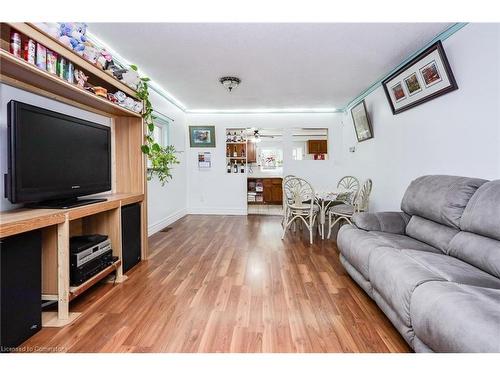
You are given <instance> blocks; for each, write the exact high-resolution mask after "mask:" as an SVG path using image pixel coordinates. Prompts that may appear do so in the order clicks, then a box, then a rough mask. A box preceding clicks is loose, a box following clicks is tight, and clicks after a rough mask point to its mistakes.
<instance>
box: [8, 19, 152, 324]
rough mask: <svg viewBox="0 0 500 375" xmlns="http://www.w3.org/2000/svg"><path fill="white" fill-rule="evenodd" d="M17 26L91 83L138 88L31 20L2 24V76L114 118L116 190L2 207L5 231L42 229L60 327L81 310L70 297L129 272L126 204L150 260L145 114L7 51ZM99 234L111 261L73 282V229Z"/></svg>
mask: <svg viewBox="0 0 500 375" xmlns="http://www.w3.org/2000/svg"><path fill="white" fill-rule="evenodd" d="M11 29H15V30H16V31H18V32H20V33H21V34H23V35H25V36H28V37H30V38H31V39H33V40H35V41H36V42H39V43H41V44H43V45H44V46H45V47H47V48H49V49H51V50H52V51H54V52H56V53H57V54H59V55H61V56H63V57H65V58H66V59H68V60H69V61H71V62H73V63H74V64H75V65H76V66H78V67H80V68H82V69H84V70H85V71H86V74H88V75H89V82H95V83H98V84H99V85H101V86H103V87H106V88H107V89H108V91H113V90H114V91H118V90H121V91H123V92H125V93H126V94H127V95H129V96H131V97H134V98H135V97H136V92H135V91H134V90H132V89H131V88H129V87H128V86H126V85H125V84H123V83H122V82H120V81H118V80H117V79H115V78H114V77H113V76H111V75H110V74H108V73H107V72H105V71H103V70H101V69H100V68H99V67H97V66H95V65H93V64H91V63H90V62H88V61H86V60H84V59H83V58H82V57H80V56H79V55H78V54H76V53H74V52H73V51H72V50H70V49H69V48H67V47H66V46H64V45H63V44H61V43H59V42H58V41H57V40H55V39H53V38H51V37H50V36H49V35H47V34H45V33H44V32H42V31H40V30H39V29H37V28H36V27H35V26H33V25H31V24H27V23H2V24H1V39H0V42H1V44H0V82H2V83H4V84H6V85H9V86H13V87H16V88H20V89H22V90H25V91H29V92H32V93H34V94H37V95H41V96H44V97H48V98H51V99H53V100H57V101H60V102H63V103H66V104H69V105H72V106H75V107H78V108H81V109H84V110H87V111H90V112H93V113H97V114H100V115H104V116H106V117H109V118H111V120H112V121H111V137H112V191H111V192H110V193H107V194H101V195H99V196H98V197H99V198H101V197H102V198H106V199H107V200H106V201H105V202H100V203H94V204H90V205H87V206H82V207H75V208H71V209H61V210H59V209H28V208H20V209H15V210H11V211H4V212H1V213H0V238H4V237H9V236H12V235H15V234H19V233H23V232H28V231H31V230H38V229H39V230H41V231H42V298H43V299H44V300H57V301H58V309H57V313H50V312H44V313H43V317H42V324H43V326H50V327H60V326H63V325H66V324H68V323H70V322H72V321H73V320H74V319H75V318H76V317H77V316H78V315H79V313H70V312H69V302H70V301H71V300H72V299H74V298H76V297H78V296H79V295H80V294H82V293H84V292H85V291H86V290H88V289H89V288H90V287H91V286H93V285H94V284H96V283H97V282H99V281H100V280H102V279H104V278H105V277H107V276H108V275H110V274H112V273H115V274H116V278H115V280H116V282H122V281H123V280H124V279H125V278H126V277H125V276H124V275H123V272H122V243H121V207H123V206H125V205H128V204H132V203H139V204H140V206H141V245H142V246H141V256H142V259H147V255H148V252H147V200H146V159H145V157H144V155H143V154H142V152H141V148H140V146H141V145H142V143H143V140H144V131H145V129H144V124H143V121H142V117H141V114H138V113H135V112H133V111H131V110H128V109H126V108H124V107H121V106H119V105H117V104H115V103H112V102H111V101H108V100H106V99H104V98H101V97H99V96H97V95H94V94H93V93H91V92H88V91H86V90H83V89H82V88H80V87H78V86H77V85H75V84H71V83H68V82H66V81H65V80H63V79H61V78H59V77H58V76H56V75H53V74H50V73H48V72H46V71H43V70H41V69H39V68H37V67H36V66H34V65H31V64H29V63H27V62H26V61H25V60H23V59H21V58H18V57H16V56H14V55H12V54H11V53H10V52H9V38H10V31H11ZM93 233H100V234H106V235H108V236H109V238H110V240H111V244H112V248H113V255H115V256H117V257H118V261H116V262H115V263H114V264H113V265H111V266H109V267H108V268H106V269H104V270H102V271H101V272H100V273H98V274H97V275H95V276H93V277H92V278H91V279H89V280H87V281H86V282H84V283H83V284H81V285H79V286H75V287H72V286H70V279H69V238H70V237H71V236H73V235H81V234H93Z"/></svg>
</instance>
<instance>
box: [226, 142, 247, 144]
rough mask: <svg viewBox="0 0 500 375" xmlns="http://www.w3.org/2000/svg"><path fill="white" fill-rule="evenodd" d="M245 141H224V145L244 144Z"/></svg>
mask: <svg viewBox="0 0 500 375" xmlns="http://www.w3.org/2000/svg"><path fill="white" fill-rule="evenodd" d="M246 144H247V143H246V142H226V145H246Z"/></svg>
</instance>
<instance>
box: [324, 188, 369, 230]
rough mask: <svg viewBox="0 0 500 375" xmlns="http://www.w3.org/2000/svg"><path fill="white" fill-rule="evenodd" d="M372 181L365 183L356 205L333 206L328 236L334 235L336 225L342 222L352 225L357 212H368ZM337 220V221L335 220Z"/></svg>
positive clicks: (357, 197) (329, 215)
mask: <svg viewBox="0 0 500 375" xmlns="http://www.w3.org/2000/svg"><path fill="white" fill-rule="evenodd" d="M372 185H373V184H372V180H370V179H368V180H366V181H365V183H364V184H363V186H362V187H361V190H360V191H359V193H358V194H357V196H356V199H355V202H354V204H347V203H343V204H339V205H337V206H333V207H332V208H330V210H329V211H328V236H327V238H330V235H331V233H332V228H333V227H334V226H335V224H337V223H339V222H341V221H342V220H344V221H346V222H348V223H349V224H352V222H351V219H352V216H353V215H354V214H355V213H357V212H366V211H368V204H369V200H370V194H371V192H372ZM333 218H335V220H333Z"/></svg>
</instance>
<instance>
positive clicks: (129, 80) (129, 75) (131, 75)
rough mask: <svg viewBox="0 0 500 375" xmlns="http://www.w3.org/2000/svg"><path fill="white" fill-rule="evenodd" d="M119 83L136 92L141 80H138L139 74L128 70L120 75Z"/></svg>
mask: <svg viewBox="0 0 500 375" xmlns="http://www.w3.org/2000/svg"><path fill="white" fill-rule="evenodd" d="M121 81H122V82H123V83H125V84H126V85H127V86H129V87H131V88H132V89H134V90H137V87H138V86H139V82H141V79H140V78H139V74H137V72H136V71H134V70H132V69H129V70H127V71H126V72H125V73H123V74H122V78H121Z"/></svg>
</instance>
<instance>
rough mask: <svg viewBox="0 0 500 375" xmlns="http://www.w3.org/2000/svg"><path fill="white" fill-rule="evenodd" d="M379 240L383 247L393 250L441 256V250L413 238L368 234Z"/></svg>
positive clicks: (400, 235)
mask: <svg viewBox="0 0 500 375" xmlns="http://www.w3.org/2000/svg"><path fill="white" fill-rule="evenodd" d="M370 233H371V234H373V235H374V236H375V237H377V238H378V239H379V240H382V241H383V243H384V245H385V246H388V247H393V248H395V249H399V250H401V249H413V250H420V251H428V252H431V253H438V254H442V252H441V250H439V249H436V248H435V247H432V246H431V245H427V244H426V243H423V242H421V241H418V240H416V239H414V238H411V237H408V236H405V235H404V234H394V233H386V232H377V231H372V232H370Z"/></svg>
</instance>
